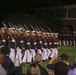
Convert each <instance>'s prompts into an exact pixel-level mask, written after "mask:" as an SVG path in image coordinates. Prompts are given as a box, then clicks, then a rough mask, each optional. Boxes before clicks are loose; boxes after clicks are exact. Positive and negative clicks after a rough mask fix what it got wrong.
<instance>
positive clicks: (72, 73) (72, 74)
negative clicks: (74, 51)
mask: <svg viewBox="0 0 76 75" xmlns="http://www.w3.org/2000/svg"><path fill="white" fill-rule="evenodd" d="M72 68H73V69H72V70H70V71H69V72H68V75H76V58H75V59H74V64H73V67H72Z"/></svg>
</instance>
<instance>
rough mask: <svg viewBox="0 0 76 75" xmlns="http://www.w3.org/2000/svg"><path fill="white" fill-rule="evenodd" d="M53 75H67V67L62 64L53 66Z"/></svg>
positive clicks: (58, 63)
mask: <svg viewBox="0 0 76 75" xmlns="http://www.w3.org/2000/svg"><path fill="white" fill-rule="evenodd" d="M54 73H55V75H67V74H68V68H67V65H66V64H65V63H63V62H57V63H56V64H55V70H54Z"/></svg>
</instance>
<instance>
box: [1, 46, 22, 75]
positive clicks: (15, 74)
mask: <svg viewBox="0 0 76 75" xmlns="http://www.w3.org/2000/svg"><path fill="white" fill-rule="evenodd" d="M0 52H1V53H4V54H5V55H6V59H5V61H4V62H3V63H2V67H3V68H4V69H5V70H6V72H7V75H22V67H21V66H18V67H15V66H14V63H13V62H12V60H11V59H10V58H9V54H10V49H9V47H8V46H6V45H5V46H1V47H0Z"/></svg>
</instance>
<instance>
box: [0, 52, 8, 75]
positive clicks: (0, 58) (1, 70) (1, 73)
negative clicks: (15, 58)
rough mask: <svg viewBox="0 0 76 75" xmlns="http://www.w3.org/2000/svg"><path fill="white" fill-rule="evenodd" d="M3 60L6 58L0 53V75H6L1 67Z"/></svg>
mask: <svg viewBox="0 0 76 75" xmlns="http://www.w3.org/2000/svg"><path fill="white" fill-rule="evenodd" d="M5 58H6V56H5V54H3V53H1V52H0V75H7V72H6V70H5V69H4V68H3V67H2V65H1V64H3V62H4V61H5Z"/></svg>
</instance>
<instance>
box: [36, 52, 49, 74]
mask: <svg viewBox="0 0 76 75" xmlns="http://www.w3.org/2000/svg"><path fill="white" fill-rule="evenodd" d="M35 62H36V63H37V64H38V66H39V68H40V75H49V74H48V72H47V71H46V69H45V68H43V67H42V66H41V63H42V56H41V54H39V53H38V54H36V56H35Z"/></svg>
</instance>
